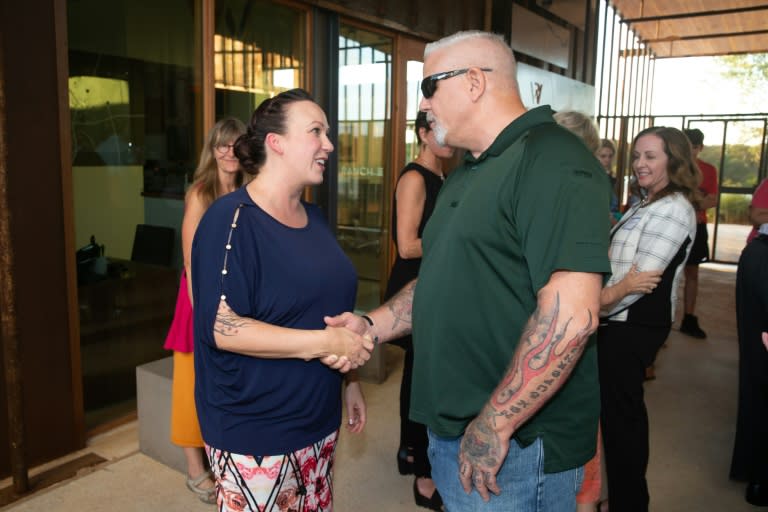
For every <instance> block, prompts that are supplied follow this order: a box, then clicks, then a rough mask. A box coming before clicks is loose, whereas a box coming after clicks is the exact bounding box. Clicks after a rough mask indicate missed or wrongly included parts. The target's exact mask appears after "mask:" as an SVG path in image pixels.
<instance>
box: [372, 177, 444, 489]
mask: <svg viewBox="0 0 768 512" xmlns="http://www.w3.org/2000/svg"><path fill="white" fill-rule="evenodd" d="M407 172H418V173H419V174H420V175H421V177H422V178H423V179H424V185H425V186H426V197H425V199H424V211H423V213H422V214H421V221H420V222H419V229H418V237H419V238H421V235H422V233H423V232H424V226H426V225H427V221H428V220H429V217H430V216H431V215H432V211H433V210H434V209H435V201H436V200H437V194H438V192H439V191H440V187H441V186H442V184H443V180H442V178H441V177H440V176H437V175H436V174H434V173H433V172H430V171H429V170H428V169H427V168H425V167H423V166H421V165H419V164H417V163H414V162H411V163H409V164H408V165H406V166H405V168H404V169H403V170H402V171H401V172H400V177H399V178H398V182H399V180H400V179H402V177H403V176H404V175H405V173H407ZM392 240H393V241H394V242H395V247H397V198H396V197H395V198H393V200H392ZM420 265H421V258H411V259H403V258H401V257H400V255H399V254H398V255H397V259H395V264H394V265H393V266H392V272H391V273H390V276H389V281H388V282H387V290H386V293H385V300H386V299H389V298H390V297H392V296H393V295H395V294H396V293H397V292H398V291H400V289H401V288H402V287H403V286H405V285H406V284H408V283H409V282H410V281H412V280H413V279H414V278H415V277H416V276H417V275H418V273H419V266H420ZM391 343H394V344H395V345H398V346H400V347H402V348H404V349H405V360H404V363H403V380H402V383H401V385H400V448H401V449H404V448H410V450H409V452H410V455H413V459H414V462H413V472H414V474H415V475H416V476H417V477H429V476H430V475H431V468H430V466H429V461H428V460H427V442H428V441H427V429H426V427H425V426H424V425H422V424H420V423H414V422H412V421H410V420H409V419H408V410H409V409H410V407H411V376H412V374H413V341H412V338H411V336H404V337H402V338H400V339H397V340H393V341H392V342H391Z"/></svg>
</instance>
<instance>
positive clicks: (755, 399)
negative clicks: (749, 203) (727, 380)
mask: <svg viewBox="0 0 768 512" xmlns="http://www.w3.org/2000/svg"><path fill="white" fill-rule="evenodd" d="M736 322H737V325H738V331H739V408H738V416H737V422H736V439H735V442H734V447H733V458H732V460H731V478H732V479H733V480H742V481H752V482H765V481H768V351H766V350H765V347H764V346H763V343H762V340H761V333H762V332H765V331H768V235H760V236H758V237H757V238H755V239H754V240H752V241H751V242H749V244H748V245H747V246H746V247H745V248H744V250H743V251H742V253H741V258H740V259H739V266H738V270H737V272H736Z"/></svg>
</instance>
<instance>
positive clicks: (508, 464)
mask: <svg viewBox="0 0 768 512" xmlns="http://www.w3.org/2000/svg"><path fill="white" fill-rule="evenodd" d="M427 434H428V435H429V449H428V451H427V453H428V455H429V462H430V463H431V464H432V479H433V480H434V482H435V485H436V486H437V490H438V491H439V492H440V496H441V497H442V498H443V503H445V510H446V512H471V511H474V510H478V511H497V510H498V511H504V512H508V511H515V512H565V511H568V512H574V511H575V510H576V493H577V492H578V490H579V488H580V487H581V479H582V476H583V467H580V468H577V469H571V470H568V471H563V472H561V473H548V474H545V473H544V445H543V442H542V440H541V438H539V439H536V441H535V442H534V443H532V444H531V445H530V446H528V447H526V448H520V446H519V445H518V444H517V442H516V441H515V440H514V439H513V440H512V441H511V442H510V443H509V454H508V455H507V458H506V459H505V460H504V463H503V464H502V465H501V469H500V470H499V473H498V474H497V475H496V482H497V483H498V485H499V488H500V489H501V494H500V495H499V496H496V495H495V494H493V493H491V499H490V501H488V502H487V503H486V502H484V501H483V499H482V498H481V497H480V494H479V493H478V492H477V491H476V490H475V489H472V492H471V493H470V494H467V493H465V492H464V489H463V488H462V487H461V482H460V480H459V463H458V460H459V447H460V445H461V437H453V438H446V437H439V436H436V435H435V434H434V433H433V432H432V431H431V430H428V431H427Z"/></svg>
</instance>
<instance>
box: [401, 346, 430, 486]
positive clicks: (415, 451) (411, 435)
mask: <svg viewBox="0 0 768 512" xmlns="http://www.w3.org/2000/svg"><path fill="white" fill-rule="evenodd" d="M407 338H410V336H407ZM403 341H404V343H403V344H402V345H401V346H403V347H404V348H405V359H404V361H403V380H402V382H401V383H400V448H401V449H402V448H410V449H411V450H410V451H411V453H412V455H413V473H414V475H416V476H417V477H431V475H432V468H431V467H430V465H429V459H428V458H427V445H428V444H429V440H428V439H427V427H425V426H424V425H422V424H421V423H416V422H415V421H411V420H409V419H408V411H409V410H410V408H411V380H412V378H413V342H412V341H411V340H410V339H403Z"/></svg>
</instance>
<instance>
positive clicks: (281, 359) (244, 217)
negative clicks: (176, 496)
mask: <svg viewBox="0 0 768 512" xmlns="http://www.w3.org/2000/svg"><path fill="white" fill-rule="evenodd" d="M327 132H328V121H327V119H326V116H325V113H324V112H323V110H322V109H321V108H320V107H319V106H318V105H317V104H316V103H315V102H314V101H312V99H311V97H310V96H309V95H308V94H307V93H306V92H305V91H303V90H300V89H294V90H291V91H286V92H284V93H281V94H279V95H277V96H275V97H274V98H270V99H268V100H265V101H264V102H263V103H262V104H261V105H260V106H259V107H258V108H257V109H256V111H255V112H254V114H253V116H252V118H251V121H250V124H249V126H248V131H247V133H246V134H245V135H243V136H241V137H240V138H239V139H238V140H237V142H236V143H235V154H236V155H237V157H238V159H239V160H240V163H241V165H242V167H243V169H244V170H245V171H246V172H248V173H250V174H253V175H254V176H255V177H254V179H253V180H252V181H251V182H250V183H249V184H248V185H247V186H245V187H243V188H240V189H239V190H237V191H235V192H233V193H231V194H228V195H226V196H223V197H221V198H220V199H219V200H217V201H216V202H215V203H214V204H213V205H211V207H210V208H209V209H208V210H207V211H206V213H205V215H204V217H203V218H202V219H201V221H200V225H199V226H198V228H197V232H196V233H195V239H194V242H193V246H192V286H193V294H194V301H195V308H194V314H195V317H194V324H195V325H194V327H195V348H194V350H195V352H194V353H195V372H196V380H195V401H196V406H197V411H198V416H199V419H200V427H201V430H202V434H203V439H204V440H205V443H206V450H207V452H208V458H209V461H210V463H211V470H212V471H213V473H214V475H215V477H216V484H217V499H218V506H219V510H221V511H228V510H272V509H273V508H274V509H280V510H286V509H292V510H302V511H304V510H331V509H332V497H331V478H332V467H333V455H334V450H335V446H336V440H337V438H338V429H339V424H340V422H341V384H342V379H343V375H342V372H345V371H348V370H349V369H353V368H356V367H357V366H360V365H362V364H364V363H365V361H366V360H367V359H368V358H369V357H370V351H371V350H372V349H373V343H372V341H371V340H370V339H365V338H362V337H360V336H359V335H357V334H355V333H352V332H351V331H348V330H346V329H341V328H331V327H326V326H325V322H324V318H325V317H326V316H332V315H337V314H339V313H341V312H343V311H349V310H352V309H353V308H354V301H355V294H356V288H357V277H356V273H355V270H354V267H353V266H352V263H351V262H350V261H349V259H348V258H347V257H346V255H345V254H344V253H343V252H342V250H341V249H340V248H339V246H338V244H337V242H336V239H335V237H334V235H333V233H332V232H331V230H330V229H329V228H328V225H327V224H326V222H325V219H324V218H323V216H322V214H321V212H320V210H319V209H318V208H317V207H316V206H313V205H310V204H307V203H305V202H303V201H302V200H301V197H302V195H303V191H304V189H305V187H307V186H311V185H318V184H320V183H322V180H323V173H324V172H325V169H326V165H327V162H328V155H329V154H330V153H331V152H332V151H333V144H331V142H330V140H329V139H328V136H327ZM345 398H346V403H347V411H348V415H349V428H350V430H352V431H353V432H359V431H361V430H362V428H363V426H364V424H365V404H364V401H363V397H362V393H361V391H360V386H359V384H358V383H357V382H349V383H348V384H347V386H346V390H345Z"/></svg>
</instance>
